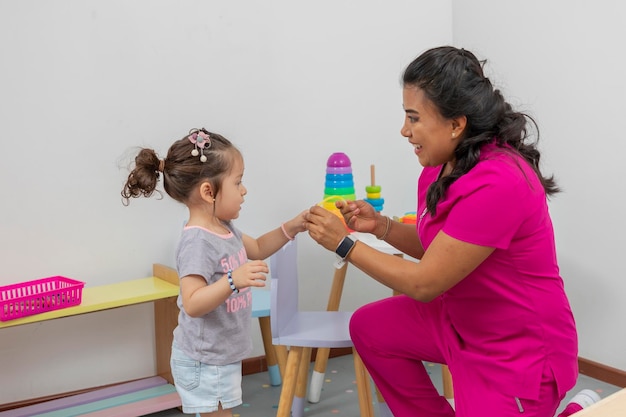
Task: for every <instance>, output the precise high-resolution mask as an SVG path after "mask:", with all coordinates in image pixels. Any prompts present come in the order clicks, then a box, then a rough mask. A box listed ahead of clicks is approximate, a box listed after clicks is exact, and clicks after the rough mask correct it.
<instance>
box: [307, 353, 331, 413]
mask: <svg viewBox="0 0 626 417" xmlns="http://www.w3.org/2000/svg"><path fill="white" fill-rule="evenodd" d="M329 355H330V349H329V348H318V349H317V354H316V356H315V366H314V367H313V372H312V373H311V384H310V386H309V402H311V403H314V404H315V403H318V402H319V401H320V397H321V395H322V385H324V377H325V376H326V366H327V364H328V357H329Z"/></svg>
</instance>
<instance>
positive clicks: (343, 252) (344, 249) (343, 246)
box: [335, 236, 354, 258]
mask: <svg viewBox="0 0 626 417" xmlns="http://www.w3.org/2000/svg"><path fill="white" fill-rule="evenodd" d="M352 246H354V240H352V239H350V238H349V237H348V236H346V237H344V238H343V240H342V241H341V243H340V244H339V246H338V247H337V250H335V253H336V254H337V255H339V256H340V257H342V258H345V257H346V256H348V253H349V252H350V249H352Z"/></svg>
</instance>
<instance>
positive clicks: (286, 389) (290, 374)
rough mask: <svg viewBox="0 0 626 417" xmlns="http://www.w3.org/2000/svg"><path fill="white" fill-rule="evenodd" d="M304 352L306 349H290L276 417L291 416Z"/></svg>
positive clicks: (295, 347) (294, 347)
mask: <svg viewBox="0 0 626 417" xmlns="http://www.w3.org/2000/svg"><path fill="white" fill-rule="evenodd" d="M303 350H304V348H303V347H299V346H291V348H290V349H289V354H288V355H287V365H286V366H285V373H284V375H283V386H282V389H281V391H280V399H279V401H278V411H277V413H276V417H289V416H290V414H291V405H292V404H293V397H294V395H295V393H296V382H297V379H298V368H299V367H300V360H301V359H302V354H303Z"/></svg>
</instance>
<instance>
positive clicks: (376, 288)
mask: <svg viewBox="0 0 626 417" xmlns="http://www.w3.org/2000/svg"><path fill="white" fill-rule="evenodd" d="M451 41H452V10H451V2H450V1H426V0H419V1H416V0H402V1H400V0H398V1H395V2H393V4H390V3H389V2H360V1H356V0H352V1H349V0H340V1H337V0H325V1H317V2H294V1H289V0H272V1H265V2H257V1H244V2H229V1H165V0H153V1H134V2H129V1H123V0H114V1H97V0H91V1H82V0H81V1H79V0H71V1H69V0H64V1H61V0H59V1H55V2H50V1H44V0H4V1H2V2H0V51H1V57H2V59H1V61H0V149H1V150H2V152H1V154H2V161H1V162H0V181H1V185H2V190H3V199H2V204H1V206H0V222H1V224H2V226H1V230H0V235H1V238H0V253H1V256H2V272H1V273H0V285H5V284H9V283H14V282H21V281H27V280H32V279H36V278H40V277H45V276H51V275H65V276H68V277H72V278H76V279H80V280H84V281H86V282H87V286H96V285H102V284H107V283H113V282H118V281H123V280H128V279H133V278H139V277H143V276H148V275H150V274H151V265H152V263H153V262H161V263H165V264H169V265H173V264H174V262H173V252H174V248H175V245H176V241H177V237H178V233H179V229H180V227H181V225H182V222H183V220H184V218H185V216H186V210H185V209H184V207H182V206H180V205H178V204H177V203H174V202H173V201H172V200H171V199H169V197H167V196H165V198H164V199H163V200H157V199H156V198H152V199H148V200H136V201H132V203H131V205H130V206H129V207H123V206H122V204H121V200H120V194H119V193H120V191H121V187H122V184H123V182H124V179H125V176H126V175H127V171H126V169H125V168H126V165H127V163H128V162H129V160H130V158H131V157H132V156H133V153H132V152H133V151H134V149H133V147H135V146H149V147H154V148H155V149H156V150H157V151H158V152H160V153H161V154H162V155H164V154H165V152H166V151H167V148H168V147H169V145H170V143H171V142H173V141H174V140H176V139H178V138H180V137H181V136H182V135H184V134H185V133H186V132H187V130H188V129H190V128H192V127H199V126H205V127H207V128H209V129H211V130H215V131H218V132H221V133H223V134H224V135H226V136H227V137H229V138H230V139H232V140H233V141H234V142H235V143H236V144H237V145H238V146H239V148H240V149H241V150H242V151H243V154H244V157H245V159H246V175H245V178H244V182H245V184H246V186H247V187H248V191H249V192H248V196H247V198H246V203H245V205H244V206H243V210H242V214H241V218H240V219H239V220H238V221H237V225H238V226H239V227H240V228H241V229H242V230H244V231H245V232H246V233H248V234H250V235H253V236H258V235H259V234H261V233H263V232H265V231H267V230H270V229H271V228H274V227H276V226H278V225H279V224H280V222H281V221H283V220H285V219H287V218H289V217H290V216H293V215H295V214H296V213H297V212H299V211H300V210H302V209H305V208H308V207H309V206H310V205H313V204H315V203H317V202H318V201H319V200H321V198H322V197H323V182H324V170H325V163H326V159H327V158H328V156H329V155H330V154H331V153H333V152H338V151H342V152H346V153H347V154H348V155H349V156H350V158H351V159H352V164H353V170H354V175H355V181H356V187H357V194H358V195H359V196H360V197H363V196H364V194H365V190H364V188H365V186H366V185H368V183H369V166H370V164H376V167H377V181H376V182H377V183H378V184H380V185H381V186H382V188H383V197H384V198H385V199H386V205H385V212H387V213H388V214H390V215H401V214H403V213H404V212H406V211H411V210H414V207H415V185H416V178H417V175H418V173H419V166H418V164H417V161H416V160H415V157H414V155H413V154H412V152H411V149H410V147H409V146H408V145H407V143H406V141H405V140H404V139H402V138H401V137H400V134H399V129H400V123H401V122H402V118H403V114H402V107H401V91H400V84H399V76H400V74H401V71H402V69H403V68H404V66H405V65H406V64H407V63H408V62H409V61H410V60H411V59H412V58H414V57H415V56H417V55H418V54H419V53H420V52H421V51H423V50H424V49H426V48H428V47H431V46H434V45H440V44H446V43H450V42H451ZM617 130H618V128H617V126H614V128H613V129H612V131H613V132H615V131H617ZM605 169H606V168H605ZM609 169H610V167H609ZM299 243H300V249H301V256H300V268H301V270H302V271H305V272H304V273H303V275H308V276H309V278H308V279H307V280H306V283H305V285H304V288H303V294H308V295H307V296H306V297H303V298H304V299H303V300H302V302H303V304H304V306H305V307H309V308H325V306H326V302H327V294H328V290H329V288H330V281H331V277H332V266H331V264H332V261H333V260H334V257H333V256H332V255H331V254H329V253H327V252H326V251H324V250H323V249H322V248H320V247H319V246H317V245H316V244H315V243H313V242H312V241H311V240H310V239H309V238H308V236H306V235H303V236H301V238H300V241H299ZM388 293H389V291H388V290H387V289H386V288H383V287H382V286H380V285H378V284H376V283H375V282H374V281H373V280H371V279H368V278H366V277H364V276H363V275H362V274H360V273H358V272H356V270H355V269H351V272H350V273H349V275H348V280H347V283H346V288H345V297H344V300H343V302H342V309H353V308H355V307H356V306H358V305H361V304H364V303H365V302H368V301H371V300H374V299H377V298H380V297H382V296H386V295H387V294H388ZM311 294H312V295H311ZM151 317H152V312H151V307H150V306H149V305H144V306H135V307H131V308H124V309H118V310H113V311H108V312H102V313H95V314H89V315H86V316H81V317H73V318H71V319H65V320H57V321H51V322H46V323H39V324H31V325H26V326H21V327H15V328H9V329H4V330H2V332H0V386H1V389H0V403H6V402H12V401H18V400H22V399H26V398H32V397H39V396H43V395H48V394H53V393H57V392H64V391H70V390H75V389H80V388H85V387H90V386H97V385H103V384H107V383H112V382H117V381H121V380H128V379H133V378H139V377H143V376H147V375H151V374H152V373H153V372H154V347H153V343H152V338H153V330H152V329H151V328H150V326H149V325H148V323H149V320H150V319H151ZM254 330H255V332H254V334H253V335H252V336H253V338H254V340H255V345H256V349H255V352H253V355H252V356H258V355H261V354H262V352H263V351H262V345H261V343H260V337H259V335H258V330H257V329H256V326H254Z"/></svg>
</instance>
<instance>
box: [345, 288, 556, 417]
mask: <svg viewBox="0 0 626 417" xmlns="http://www.w3.org/2000/svg"><path fill="white" fill-rule="evenodd" d="M451 334H452V329H451V328H450V326H449V325H447V324H446V323H445V320H444V318H443V314H442V303H441V299H440V298H437V299H435V300H433V301H432V302H430V303H422V302H419V301H416V300H414V299H412V298H410V297H407V296H405V295H398V296H394V297H390V298H387V299H384V300H380V301H376V302H374V303H371V304H368V305H365V306H363V307H361V308H359V309H358V310H357V311H355V312H354V314H353V316H352V319H351V321H350V335H351V337H352V341H353V342H354V346H355V348H356V350H357V352H358V353H359V355H360V356H361V358H362V359H363V362H364V364H365V366H366V367H367V370H368V371H369V373H370V375H371V376H372V379H373V380H374V382H375V383H376V386H377V387H378V390H379V391H380V393H381V394H382V396H383V398H384V399H385V401H386V402H387V405H388V406H389V408H390V410H391V412H392V413H393V415H394V417H419V416H424V417H454V416H456V417H513V416H515V417H553V416H554V413H555V411H556V409H557V408H558V406H559V403H560V401H561V400H562V398H560V397H559V394H558V391H557V386H556V382H555V380H554V377H553V374H552V372H551V370H550V369H549V368H548V366H546V367H545V369H544V372H543V377H542V383H541V388H540V395H539V398H538V399H537V400H530V399H524V398H514V397H510V396H508V395H504V394H502V393H501V392H499V390H498V389H497V385H498V381H490V382H491V385H490V386H486V385H485V384H484V383H483V381H489V378H472V375H468V373H469V371H467V372H465V371H466V370H465V369H464V368H463V364H462V363H452V361H450V358H451V356H452V355H451V352H450V349H451V344H449V343H446V339H447V338H448V337H452V336H451ZM422 361H427V362H433V363H440V364H448V365H449V366H450V372H451V374H452V380H453V385H454V394H455V400H454V403H455V409H456V413H455V411H454V410H453V408H452V407H451V406H450V404H449V403H448V401H447V400H446V398H445V397H443V396H441V395H440V394H439V392H438V391H437V389H436V388H435V387H434V385H433V383H432V380H431V378H430V376H429V375H428V372H427V371H426V368H425V367H424V364H423V362H422ZM483 372H484V375H488V373H489V369H484V370H483Z"/></svg>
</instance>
